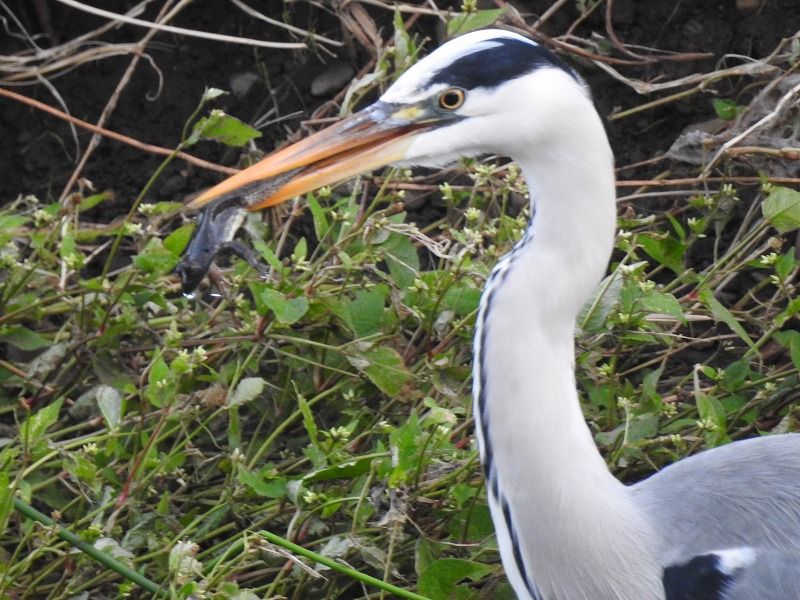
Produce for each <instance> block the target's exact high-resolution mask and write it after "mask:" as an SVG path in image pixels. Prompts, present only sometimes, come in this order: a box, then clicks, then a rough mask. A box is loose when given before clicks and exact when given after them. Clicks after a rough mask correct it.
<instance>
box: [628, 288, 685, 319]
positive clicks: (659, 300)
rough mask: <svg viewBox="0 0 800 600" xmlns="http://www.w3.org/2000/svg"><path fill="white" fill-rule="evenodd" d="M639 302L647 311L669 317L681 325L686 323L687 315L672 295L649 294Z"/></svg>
mask: <svg viewBox="0 0 800 600" xmlns="http://www.w3.org/2000/svg"><path fill="white" fill-rule="evenodd" d="M639 302H640V304H641V306H642V308H643V309H645V310H647V311H650V312H654V313H660V314H664V315H669V316H671V317H675V318H676V319H677V320H678V321H680V322H681V323H686V315H684V314H683V309H682V308H681V303H680V302H678V299H677V298H675V296H673V295H672V294H667V293H664V292H648V293H646V294H645V295H643V296H642V297H641V298H640V299H639Z"/></svg>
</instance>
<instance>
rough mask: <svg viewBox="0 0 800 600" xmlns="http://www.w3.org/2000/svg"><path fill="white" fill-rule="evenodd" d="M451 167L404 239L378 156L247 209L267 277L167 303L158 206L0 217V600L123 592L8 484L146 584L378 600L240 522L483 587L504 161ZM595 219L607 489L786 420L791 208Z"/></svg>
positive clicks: (782, 201)
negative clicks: (486, 378)
mask: <svg viewBox="0 0 800 600" xmlns="http://www.w3.org/2000/svg"><path fill="white" fill-rule="evenodd" d="M213 95H214V94H210V95H209V96H208V97H206V98H205V99H204V103H205V102H210V101H212V100H213ZM205 106H206V105H205V104H204V108H203V109H202V112H203V113H205V112H207V110H206V107H205ZM209 123H211V125H209ZM191 125H192V126H191V127H189V128H188V129H187V133H186V134H185V135H184V139H185V142H184V144H183V145H182V146H181V147H182V148H184V147H186V146H188V145H191V144H192V143H194V142H195V141H197V140H198V139H200V138H202V137H215V138H219V137H220V129H219V128H220V127H221V128H222V129H223V130H224V131H225V132H226V133H231V132H234V133H236V134H237V135H233V138H227V137H226V139H227V141H228V142H230V143H233V144H242V143H243V142H244V141H246V140H247V139H248V137H249V136H248V135H246V131H247V130H246V128H244V126H242V125H241V124H239V123H238V122H236V121H235V120H232V119H228V118H227V117H224V116H222V115H219V114H212V115H210V116H209V117H208V118H204V119H201V120H200V121H196V120H195V119H192V121H191ZM212 125H213V127H215V128H217V129H213V128H212V129H209V127H212ZM242 132H244V133H242ZM238 134H242V135H241V136H238ZM237 136H238V137H237ZM459 172H460V173H462V174H461V175H459V176H458V178H453V177H452V173H451V176H450V177H449V179H447V180H448V181H450V183H443V184H442V185H441V186H440V187H438V188H437V187H435V186H434V187H433V188H432V192H433V193H431V194H430V198H429V202H432V203H434V204H435V205H436V206H438V207H439V208H440V215H442V216H441V217H440V218H439V219H438V220H433V221H431V222H426V223H424V224H422V225H420V226H418V225H416V224H415V223H414V222H413V220H412V219H410V217H409V214H408V212H407V210H406V206H405V203H404V202H405V200H407V198H405V196H404V194H406V193H408V192H407V191H404V190H408V189H413V187H414V186H413V185H407V184H409V183H413V184H421V183H426V182H427V181H429V180H428V179H421V178H420V179H416V180H413V181H410V180H411V178H412V175H411V174H410V173H407V172H402V171H396V170H389V171H388V172H387V173H385V174H384V176H382V177H380V178H378V179H377V180H373V179H371V178H363V179H360V180H356V181H355V184H352V185H350V186H349V187H348V186H342V187H340V188H337V189H333V190H331V189H323V190H320V191H319V192H317V193H314V194H309V195H308V196H307V197H306V198H303V199H298V200H297V201H296V202H295V203H294V204H293V205H292V206H291V208H290V209H289V211H288V213H287V212H283V213H281V212H278V211H276V212H275V214H274V215H273V216H272V217H271V218H270V219H268V221H269V223H270V224H265V223H264V222H262V219H261V217H260V216H259V215H253V216H250V217H249V218H248V220H247V222H246V224H245V227H244V232H243V239H244V241H245V242H246V243H248V244H250V245H252V246H253V247H254V248H255V249H256V250H257V252H258V253H259V255H260V257H261V259H262V260H263V261H264V263H265V264H266V265H268V267H269V275H268V276H267V277H266V278H265V277H262V276H260V274H259V273H257V272H255V271H254V270H253V269H251V267H249V266H248V265H247V264H246V263H245V262H243V261H241V260H240V259H238V258H235V257H232V258H230V259H229V261H228V262H227V263H225V262H224V263H223V266H222V268H221V270H219V271H215V272H214V273H213V275H214V277H213V283H211V284H209V285H207V286H206V287H203V288H202V289H201V290H200V291H199V292H198V293H197V294H196V295H195V296H193V297H186V296H184V295H182V294H181V293H180V289H179V284H178V282H177V279H176V277H175V276H174V275H173V274H172V273H171V271H172V269H173V268H174V266H175V264H176V263H177V261H178V259H179V257H180V255H181V252H182V251H183V249H184V248H185V246H186V244H187V242H188V239H189V236H190V233H191V228H192V223H191V220H190V219H187V217H186V216H184V215H182V214H181V206H180V205H179V204H177V203H174V202H158V203H152V204H148V203H144V202H141V201H137V202H136V203H135V204H134V205H133V206H134V208H133V210H132V211H131V213H130V214H129V215H128V216H127V217H126V218H124V219H121V220H118V221H114V222H112V223H110V224H96V223H93V222H92V221H91V218H90V217H89V216H88V215H90V214H92V213H91V211H92V209H93V208H94V207H96V206H97V205H99V204H101V203H103V202H105V201H107V200H108V199H109V198H110V193H99V194H93V195H85V196H84V195H75V196H73V197H72V198H71V199H70V202H69V203H68V204H66V205H64V206H62V205H59V204H57V203H52V202H49V201H47V200H45V199H40V198H36V197H33V196H23V197H20V198H18V199H16V200H15V201H13V202H11V203H10V204H8V205H6V207H5V208H4V209H3V210H2V212H0V261H2V269H3V275H2V277H1V278H0V338H1V339H2V343H3V346H4V357H3V358H2V359H0V420H1V421H2V424H1V426H2V436H0V484H1V485H0V531H1V532H2V537H0V565H2V566H0V570H1V572H0V598H18V599H26V598H104V597H143V596H142V592H141V591H140V590H139V588H138V585H137V584H135V583H133V582H131V581H130V580H129V579H127V578H124V577H123V576H121V575H120V574H119V573H118V572H117V571H114V570H109V569H108V568H106V567H105V566H103V565H100V564H98V563H97V562H96V561H95V560H93V559H91V558H90V557H88V556H86V555H85V554H83V553H80V552H77V551H75V550H74V549H73V548H72V547H71V545H70V544H68V543H67V542H66V541H64V540H62V539H61V538H59V537H58V530H57V528H56V527H55V526H54V525H52V524H42V523H40V522H37V521H36V520H35V518H32V517H31V516H30V515H27V516H26V515H24V514H23V513H21V512H18V511H16V510H14V499H15V498H16V499H17V500H19V501H21V502H22V503H24V504H26V505H33V506H35V507H36V508H38V509H39V510H40V511H42V512H43V513H45V514H47V515H49V516H50V517H52V518H53V519H55V520H56V521H58V522H59V523H61V524H63V525H65V526H66V527H67V528H68V529H69V530H71V531H72V532H73V533H75V534H76V535H77V536H78V537H79V538H80V540H82V541H83V542H85V543H86V544H88V545H90V546H91V547H93V548H95V549H98V550H100V551H102V552H104V553H105V554H107V555H109V556H111V557H112V558H113V560H114V561H116V562H117V563H119V564H123V565H127V566H128V567H130V568H131V569H133V570H135V571H136V572H138V573H140V574H142V575H144V576H145V577H146V578H147V579H148V580H150V581H151V582H154V583H155V584H156V585H157V586H160V589H161V590H162V592H163V593H164V594H168V595H170V596H171V597H175V598H190V597H191V598H199V597H206V598H235V599H239V600H249V599H251V598H276V597H285V598H290V599H295V600H299V599H304V598H319V599H323V598H329V599H333V598H356V597H359V598H361V597H368V598H378V597H389V594H390V592H389V591H386V589H384V590H380V589H379V586H376V585H375V584H374V582H364V581H361V580H359V579H357V578H354V577H353V576H352V573H349V572H342V571H341V569H339V568H330V565H325V564H322V562H321V560H322V559H319V560H315V559H314V558H311V559H309V558H303V557H301V556H299V554H298V551H297V550H296V549H295V550H293V549H292V548H291V547H288V548H287V547H286V545H285V544H282V543H281V541H280V540H278V539H276V538H275V537H274V536H269V535H268V536H267V537H265V536H264V535H262V533H260V532H262V531H266V532H269V533H270V534H275V535H278V536H280V537H281V538H284V539H286V540H290V541H292V542H294V543H295V544H297V545H299V546H301V547H303V548H305V549H306V550H310V551H312V552H313V553H316V555H318V556H321V557H326V558H327V559H329V560H332V561H334V562H333V565H334V567H336V566H337V565H348V566H349V567H351V568H352V569H354V570H356V571H357V572H359V573H360V574H363V575H369V576H371V577H373V578H375V579H377V580H378V581H379V582H386V583H389V584H393V585H395V586H397V587H399V588H401V589H402V590H406V591H408V592H409V593H411V592H416V593H418V594H420V595H421V596H424V597H428V598H433V599H439V598H460V599H469V598H478V597H489V596H491V597H494V598H497V599H501V598H512V597H513V594H512V592H511V590H510V587H509V586H508V584H507V583H506V581H505V579H504V575H503V574H502V569H501V567H500V563H499V559H498V554H497V548H496V542H495V539H494V534H493V528H492V524H491V519H490V516H489V511H488V507H487V503H486V498H485V492H484V489H483V482H482V476H481V470H480V467H479V462H478V456H477V452H476V448H475V440H474V435H473V421H472V407H471V397H470V385H471V382H470V375H471V338H472V329H473V325H474V320H475V315H476V311H477V306H478V300H479V295H480V290H481V287H482V285H483V283H484V281H485V279H486V277H487V275H488V273H489V272H490V270H491V268H492V266H493V265H494V264H495V262H496V261H497V259H498V257H499V256H501V255H502V254H503V253H504V252H506V251H508V250H509V249H510V248H511V246H512V245H513V244H514V243H515V242H516V241H517V240H518V239H519V238H520V236H521V235H522V233H523V231H524V228H525V225H526V222H527V218H528V209H527V208H526V207H525V202H524V201H521V199H524V198H525V194H526V190H525V186H524V183H523V181H522V180H521V178H520V175H519V172H518V170H517V169H516V167H515V166H514V165H510V164H501V163H498V162H496V161H489V162H484V163H475V162H472V163H468V164H464V165H462V169H461V170H460V171H459ZM439 181H441V179H439ZM145 192H146V189H145ZM145 192H143V195H142V198H144V197H145ZM520 207H522V208H520ZM622 208H623V210H622V212H621V214H622V217H621V218H620V222H619V235H618V237H617V244H616V252H615V255H614V259H613V261H612V265H611V269H610V274H609V276H608V277H607V279H606V280H605V281H604V282H603V283H602V284H601V285H600V286H599V287H598V290H597V293H596V295H595V297H594V298H593V300H592V301H591V302H590V303H589V304H588V305H587V306H586V308H585V310H584V312H583V314H582V315H581V318H580V320H579V323H578V338H577V349H576V377H577V380H578V383H579V387H580V390H581V399H582V402H583V409H584V412H585V414H586V418H587V420H588V421H589V423H590V426H591V429H592V431H593V432H594V435H595V440H596V442H597V444H598V445H599V447H600V448H601V450H602V452H603V454H604V456H605V457H606V459H607V461H608V464H609V466H610V467H611V469H612V470H613V471H614V472H615V474H616V475H617V476H619V477H620V478H621V479H623V480H626V481H633V480H636V479H639V478H641V477H644V476H646V475H647V474H648V473H650V472H652V471H654V470H655V469H658V468H659V467H661V466H662V465H665V464H667V463H669V462H672V461H674V460H677V459H680V458H682V457H684V456H686V455H688V454H691V453H693V452H696V451H698V450H700V449H702V448H704V447H710V446H715V445H719V444H722V443H725V442H728V441H730V440H732V439H738V438H742V437H746V436H753V435H760V434H764V433H776V432H784V431H794V430H797V420H796V419H797V407H796V397H797V393H798V392H797V389H798V385H797V383H798V382H797V369H798V367H799V366H800V333H798V332H797V331H796V330H795V328H794V325H793V324H794V323H795V317H796V313H797V312H798V310H800V300H798V299H797V297H796V289H795V285H796V283H795V281H796V276H797V271H798V265H797V257H796V251H795V245H794V238H793V237H792V236H793V232H794V230H795V229H796V228H797V227H798V225H800V194H798V192H796V191H793V190H791V189H788V188H785V187H779V186H774V185H770V184H768V183H767V182H766V180H765V182H764V183H763V184H762V185H760V186H757V187H747V188H737V187H732V186H730V185H724V186H720V187H719V188H718V189H716V190H711V191H699V192H696V193H693V194H692V195H691V197H690V198H689V200H688V201H685V200H684V199H681V200H680V201H675V202H674V203H673V202H670V203H666V204H664V205H662V206H661V207H660V209H659V210H657V211H656V210H651V209H649V208H648V209H645V208H643V207H641V206H638V205H637V204H636V203H635V201H630V202H626V203H625V205H624V206H623V207H622ZM287 222H288V225H284V223H287ZM273 223H275V224H277V225H273ZM577 242H578V243H579V241H577ZM563 276H564V277H569V276H570V274H569V273H564V274H563ZM552 425H553V427H554V428H558V426H559V424H558V423H553V424H552ZM312 556H313V555H312ZM391 593H396V592H391Z"/></svg>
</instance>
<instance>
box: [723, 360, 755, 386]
mask: <svg viewBox="0 0 800 600" xmlns="http://www.w3.org/2000/svg"><path fill="white" fill-rule="evenodd" d="M749 376H750V361H748V360H747V359H744V358H743V359H740V360H737V361H734V362H732V363H731V364H729V365H728V366H727V367H725V371H724V373H723V374H722V379H721V381H720V385H721V386H722V388H723V389H724V390H725V391H728V392H733V391H735V390H738V389H739V388H741V387H742V385H744V383H745V382H746V381H747V378H748V377H749Z"/></svg>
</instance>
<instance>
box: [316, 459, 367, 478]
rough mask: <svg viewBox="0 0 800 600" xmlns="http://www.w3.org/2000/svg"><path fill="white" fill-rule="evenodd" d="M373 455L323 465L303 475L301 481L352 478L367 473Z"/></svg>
mask: <svg viewBox="0 0 800 600" xmlns="http://www.w3.org/2000/svg"><path fill="white" fill-rule="evenodd" d="M372 461H373V457H371V456H363V457H360V458H354V459H353V460H348V461H347V462H343V463H339V464H337V465H331V466H329V467H323V468H321V469H317V470H315V471H311V472H310V473H308V474H307V475H304V476H303V481H328V480H330V479H353V478H355V477H358V476H359V475H363V474H364V473H368V472H369V469H370V467H371V466H372Z"/></svg>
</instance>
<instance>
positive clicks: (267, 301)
mask: <svg viewBox="0 0 800 600" xmlns="http://www.w3.org/2000/svg"><path fill="white" fill-rule="evenodd" d="M251 287H252V286H251ZM259 299H260V300H261V303H262V304H263V305H264V306H266V307H267V308H269V309H270V310H271V311H272V312H273V313H275V318H277V319H278V321H280V322H281V323H285V324H286V325H291V324H292V323H297V321H299V320H300V319H301V318H302V317H303V315H304V314H306V312H308V299H307V298H306V297H305V296H300V297H298V298H287V297H286V294H284V293H282V292H279V291H278V290H274V289H272V288H269V287H264V288H263V289H262V290H261V293H260V295H259Z"/></svg>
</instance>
